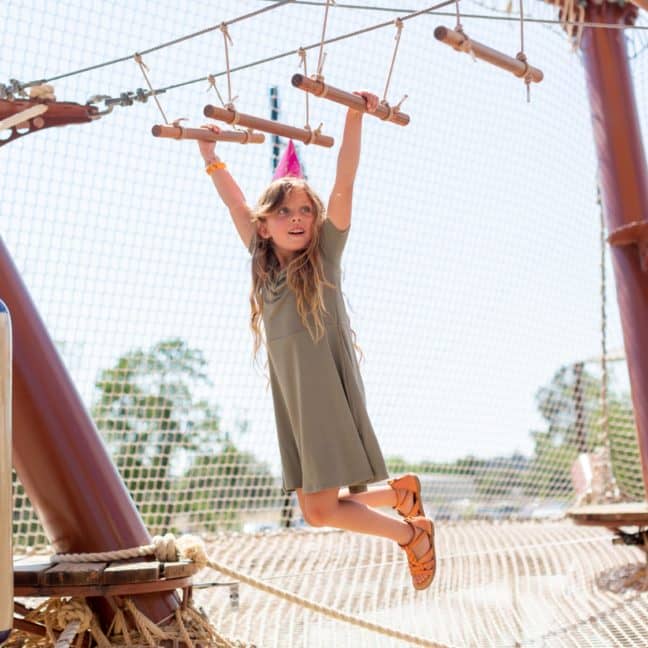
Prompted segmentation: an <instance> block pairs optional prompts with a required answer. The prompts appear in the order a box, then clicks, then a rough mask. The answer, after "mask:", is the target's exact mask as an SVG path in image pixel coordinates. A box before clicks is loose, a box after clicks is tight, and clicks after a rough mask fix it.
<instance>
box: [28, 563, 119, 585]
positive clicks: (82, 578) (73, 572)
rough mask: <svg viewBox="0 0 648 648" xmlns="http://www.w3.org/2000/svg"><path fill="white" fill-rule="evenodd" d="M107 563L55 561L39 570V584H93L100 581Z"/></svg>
mask: <svg viewBox="0 0 648 648" xmlns="http://www.w3.org/2000/svg"><path fill="white" fill-rule="evenodd" d="M106 565H107V563H105V562H97V563H57V564H55V565H52V566H51V567H50V569H48V570H47V571H44V572H41V575H40V579H39V585H46V586H49V585H68V586H70V585H72V586H73V585H95V584H97V583H101V582H102V576H103V572H104V569H105V568H106Z"/></svg>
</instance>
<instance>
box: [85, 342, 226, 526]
mask: <svg viewBox="0 0 648 648" xmlns="http://www.w3.org/2000/svg"><path fill="white" fill-rule="evenodd" d="M205 366H206V361H205V359H204V356H203V354H202V352H201V351H200V350H198V349H192V348H189V347H188V345H187V343H186V342H184V341H182V340H180V339H171V340H164V341H161V342H158V343H157V344H156V345H154V346H153V347H152V348H150V349H148V350H146V351H145V350H141V349H137V350H134V351H129V352H128V353H126V354H124V355H123V356H121V357H120V358H118V360H117V362H116V363H115V366H114V367H112V368H110V369H105V370H104V371H102V372H101V376H100V378H99V380H98V381H97V383H96V387H97V390H98V397H97V398H96V400H95V403H94V405H93V408H92V414H93V417H94V419H95V421H96V424H97V427H98V428H99V429H100V430H101V431H102V432H103V434H104V438H105V440H106V442H107V445H108V447H109V449H110V451H111V454H112V457H113V460H114V462H115V465H116V466H117V468H118V470H119V471H120V472H121V474H122V477H123V478H124V480H125V482H126V485H127V487H128V489H129V490H130V492H131V495H132V497H133V499H134V501H135V503H136V504H137V505H138V508H139V509H140V513H141V514H142V517H143V519H144V521H145V523H146V524H147V525H148V526H149V527H151V528H154V529H156V530H157V529H168V528H169V526H170V524H171V519H172V516H173V514H174V501H173V498H172V481H173V478H174V476H175V475H174V470H176V471H177V470H179V468H178V467H180V466H183V465H187V464H190V463H191V459H192V455H194V454H195V453H196V452H197V449H198V448H199V447H201V446H202V447H211V448H212V450H214V451H217V449H218V446H219V443H220V442H222V440H223V435H222V432H221V429H220V419H219V416H218V411H217V408H216V407H215V406H213V405H210V404H209V403H207V402H206V401H204V400H195V399H194V396H193V394H194V393H195V391H196V389H198V388H200V387H201V386H208V385H209V384H210V381H209V379H208V378H207V375H206V374H205V372H204V369H205ZM203 444H205V445H203Z"/></svg>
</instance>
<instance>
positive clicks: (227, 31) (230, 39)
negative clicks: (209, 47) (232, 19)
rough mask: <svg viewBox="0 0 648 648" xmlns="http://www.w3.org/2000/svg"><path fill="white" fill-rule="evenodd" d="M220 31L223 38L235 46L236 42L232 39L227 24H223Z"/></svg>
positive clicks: (219, 27)
mask: <svg viewBox="0 0 648 648" xmlns="http://www.w3.org/2000/svg"><path fill="white" fill-rule="evenodd" d="M218 29H220V30H221V31H222V32H223V37H224V38H226V39H227V40H228V41H229V44H230V45H232V46H233V45H234V41H233V40H232V37H231V36H230V33H229V29H228V28H227V23H226V22H222V23H221V24H220V25H219V26H218Z"/></svg>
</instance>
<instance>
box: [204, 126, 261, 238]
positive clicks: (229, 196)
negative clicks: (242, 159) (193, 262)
mask: <svg viewBox="0 0 648 648" xmlns="http://www.w3.org/2000/svg"><path fill="white" fill-rule="evenodd" d="M203 128H207V129H209V130H211V131H213V132H215V133H218V132H219V130H220V129H219V128H218V126H216V125H214V124H206V125H205V126H203ZM215 144H216V143H215V142H203V141H200V140H199V141H198V147H199V148H200V154H201V155H202V156H203V159H204V160H205V165H206V169H207V172H208V173H209V175H210V177H211V179H212V182H213V183H214V187H216V191H218V195H219V196H220V197H221V200H222V201H223V202H224V203H225V205H226V206H227V208H228V209H229V212H230V214H231V216H232V220H233V221H234V225H235V226H236V230H237V231H238V233H239V236H240V237H241V240H242V241H243V244H244V245H245V247H246V248H249V246H250V242H251V241H252V237H253V236H254V234H255V232H256V227H255V225H254V223H253V222H252V210H251V209H250V207H249V205H248V204H247V202H246V201H245V196H244V195H243V192H242V191H241V189H240V187H239V186H238V185H237V184H236V181H235V180H234V178H233V177H232V176H231V174H230V172H229V171H228V170H227V167H226V166H225V163H224V162H222V161H221V159H220V158H219V157H218V156H217V155H216V152H215Z"/></svg>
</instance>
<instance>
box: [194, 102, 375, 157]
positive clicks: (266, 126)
mask: <svg viewBox="0 0 648 648" xmlns="http://www.w3.org/2000/svg"><path fill="white" fill-rule="evenodd" d="M361 101H362V100H361ZM203 114H204V115H205V117H210V118H211V119H218V120H219V121H222V122H225V123H226V124H232V125H238V126H243V127H245V128H252V129H254V130H260V131H263V132H264V133H272V134H273V135H279V136H281V137H288V138H292V139H295V140H298V141H300V142H303V143H304V144H317V145H318V146H326V147H328V148H330V147H331V146H333V144H334V143H335V140H334V139H333V138H332V137H330V136H329V135H322V134H321V133H320V132H319V129H316V130H308V129H306V128H296V127H295V126H288V125H287V124H282V123H280V122H275V121H270V120H269V119H261V118H260V117H254V116H253V115H246V114H244V113H240V112H238V111H236V110H230V109H229V108H219V107H218V106H212V105H211V104H208V105H207V106H205V108H204V109H203Z"/></svg>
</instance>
